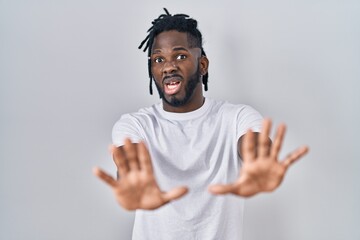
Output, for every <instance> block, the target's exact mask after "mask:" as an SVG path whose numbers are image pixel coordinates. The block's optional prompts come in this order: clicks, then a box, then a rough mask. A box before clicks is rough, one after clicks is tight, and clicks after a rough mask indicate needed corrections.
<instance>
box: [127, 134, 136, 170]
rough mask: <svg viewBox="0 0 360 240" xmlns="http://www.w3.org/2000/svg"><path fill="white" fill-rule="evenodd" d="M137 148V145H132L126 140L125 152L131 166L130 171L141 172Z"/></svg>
mask: <svg viewBox="0 0 360 240" xmlns="http://www.w3.org/2000/svg"><path fill="white" fill-rule="evenodd" d="M136 148H137V147H136V145H135V144H134V143H132V142H131V141H130V139H125V145H124V152H125V155H126V159H127V161H128V164H129V168H130V171H137V170H139V160H138V157H137V150H136Z"/></svg>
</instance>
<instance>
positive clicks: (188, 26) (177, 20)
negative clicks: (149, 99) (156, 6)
mask: <svg viewBox="0 0 360 240" xmlns="http://www.w3.org/2000/svg"><path fill="white" fill-rule="evenodd" d="M164 10H165V13H166V14H161V15H160V16H159V17H158V18H157V19H155V20H154V21H152V27H151V28H149V30H148V31H147V32H148V33H149V34H148V35H147V37H146V38H145V39H144V40H143V41H142V42H141V44H140V46H139V49H141V48H142V47H143V46H144V45H145V46H144V49H143V51H144V52H145V51H146V50H148V71H149V78H150V85H149V89H150V94H151V95H152V93H153V91H152V81H153V76H152V74H151V60H150V56H151V47H152V45H153V43H154V39H155V37H156V36H157V35H158V34H160V33H162V32H165V31H170V30H176V31H179V32H185V33H187V34H188V41H189V44H190V46H191V47H198V48H200V49H201V55H202V56H206V54H205V51H204V49H203V47H202V35H201V32H200V31H199V30H198V29H197V21H196V20H194V19H192V18H189V16H188V15H186V14H175V15H171V14H170V13H169V12H168V10H167V9H166V8H164ZM208 78H209V74H208V73H206V74H205V75H204V76H203V78H202V82H203V84H204V89H205V91H207V90H208V85H207V83H208Z"/></svg>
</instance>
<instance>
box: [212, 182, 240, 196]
mask: <svg viewBox="0 0 360 240" xmlns="http://www.w3.org/2000/svg"><path fill="white" fill-rule="evenodd" d="M234 189H235V187H234V185H233V184H214V185H210V186H209V188H208V190H209V192H211V193H212V194H215V195H221V194H228V193H233V192H234Z"/></svg>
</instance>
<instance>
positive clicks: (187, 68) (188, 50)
mask: <svg viewBox="0 0 360 240" xmlns="http://www.w3.org/2000/svg"><path fill="white" fill-rule="evenodd" d="M151 60H152V68H151V70H152V74H153V76H154V79H155V82H156V84H157V85H158V86H159V87H160V89H161V90H162V91H164V98H165V99H166V100H167V101H165V100H164V99H163V107H164V110H165V111H169V112H178V113H185V112H190V111H194V110H196V109H198V108H200V107H201V106H202V105H203V103H204V96H203V92H202V85H201V76H199V79H198V80H199V84H197V85H196V87H195V89H194V92H193V94H192V95H191V96H190V97H189V99H188V100H187V101H186V103H185V104H183V105H181V106H177V107H175V106H172V105H171V104H169V103H168V102H171V101H172V100H173V99H175V98H176V99H180V100H182V99H184V98H185V95H186V94H185V93H186V85H187V84H188V83H189V81H190V79H191V78H192V77H194V76H197V75H196V73H197V71H198V72H200V74H201V75H205V74H206V73H207V71H208V66H209V61H208V59H207V58H206V57H205V56H201V50H200V48H196V47H192V46H190V45H189V44H188V38H187V34H186V33H181V32H177V31H167V32H163V33H160V34H159V35H158V36H157V37H156V38H155V40H154V44H153V46H152V56H151ZM167 76H169V77H167ZM285 128H286V127H285V125H284V124H280V125H279V126H278V128H277V131H276V134H275V137H274V142H273V144H271V141H270V139H269V135H270V130H271V120H270V119H265V120H264V121H263V127H262V131H261V133H254V132H252V131H251V130H249V131H248V132H247V133H246V134H245V135H244V136H242V137H241V138H240V139H239V140H238V151H239V155H240V156H241V159H242V160H243V165H242V168H241V169H240V174H239V177H238V179H237V180H236V181H235V182H233V183H229V184H216V185H211V186H209V188H208V190H209V192H210V193H212V194H214V195H221V194H235V195H238V196H242V197H250V196H254V195H256V194H258V193H262V192H271V191H274V190H275V189H277V188H278V187H279V185H280V184H281V182H282V180H283V179H284V176H285V174H286V172H287V170H288V168H289V166H291V165H292V164H293V163H294V162H296V161H297V160H298V159H300V158H301V157H302V156H303V155H305V154H306V153H307V151H308V147H306V146H303V147H299V148H298V149H296V150H295V151H293V152H291V153H290V154H288V156H287V157H286V158H285V159H284V160H281V161H279V152H280V150H281V146H282V143H283V139H284V136H285ZM111 153H112V156H113V159H114V162H115V164H116V166H117V169H118V174H119V178H118V179H114V178H113V177H112V176H110V175H109V174H107V173H105V172H104V171H102V170H101V169H99V168H95V169H94V174H95V175H96V176H98V177H99V178H100V179H101V180H103V181H104V182H105V183H106V184H107V185H109V186H110V187H111V188H112V190H113V192H114V195H115V198H116V200H117V201H118V203H119V204H120V205H121V206H122V207H124V208H125V209H128V210H136V209H148V210H149V209H156V208H159V207H161V206H163V205H165V204H166V203H168V202H170V201H172V200H175V199H178V198H180V197H182V196H183V195H185V194H186V193H187V191H188V188H187V187H186V186H179V187H176V188H174V189H172V190H170V191H168V192H163V191H161V189H160V188H159V186H158V184H157V182H156V179H155V176H154V172H153V169H152V164H151V161H152V159H151V156H150V154H149V151H148V150H147V148H146V145H145V143H143V142H140V143H139V144H135V143H132V142H131V141H130V140H129V139H126V140H125V145H124V146H121V147H116V146H111ZM155 160H156V159H155Z"/></svg>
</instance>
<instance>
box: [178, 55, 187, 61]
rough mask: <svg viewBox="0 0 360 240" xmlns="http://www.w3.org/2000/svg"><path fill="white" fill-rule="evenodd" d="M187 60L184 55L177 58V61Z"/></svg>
mask: <svg viewBox="0 0 360 240" xmlns="http://www.w3.org/2000/svg"><path fill="white" fill-rule="evenodd" d="M186 58H187V56H186V55H184V54H180V55H178V56H177V57H176V59H177V60H184V59H186Z"/></svg>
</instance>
